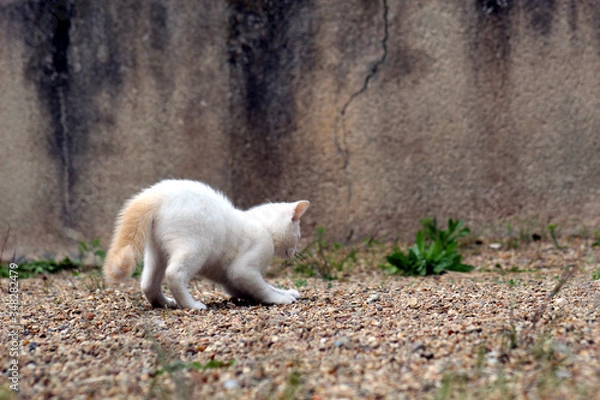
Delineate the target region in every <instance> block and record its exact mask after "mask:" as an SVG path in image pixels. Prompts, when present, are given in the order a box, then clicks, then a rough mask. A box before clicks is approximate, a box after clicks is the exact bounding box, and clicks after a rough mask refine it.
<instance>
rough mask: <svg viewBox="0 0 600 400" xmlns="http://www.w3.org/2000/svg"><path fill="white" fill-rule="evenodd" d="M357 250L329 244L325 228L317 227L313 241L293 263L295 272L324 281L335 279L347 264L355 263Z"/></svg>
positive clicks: (337, 244)
mask: <svg viewBox="0 0 600 400" xmlns="http://www.w3.org/2000/svg"><path fill="white" fill-rule="evenodd" d="M356 253H357V249H356V248H354V247H351V248H349V249H348V248H347V247H346V246H344V245H343V244H341V243H337V242H333V243H330V242H329V241H328V240H327V238H326V235H325V228H323V227H322V226H319V227H317V231H316V234H315V240H314V241H313V242H312V243H310V244H309V245H308V246H306V247H305V248H304V249H303V250H302V251H300V252H299V253H298V254H297V255H296V257H295V258H294V260H293V262H294V264H295V268H294V270H295V272H297V273H301V274H303V275H306V276H309V277H310V276H315V275H318V276H320V277H321V278H323V279H325V280H333V279H337V272H341V271H343V270H344V267H345V266H347V264H348V263H349V262H354V261H356Z"/></svg>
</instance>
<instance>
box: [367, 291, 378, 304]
mask: <svg viewBox="0 0 600 400" xmlns="http://www.w3.org/2000/svg"><path fill="white" fill-rule="evenodd" d="M377 300H379V295H378V294H377V293H373V294H372V295H370V296H369V298H368V299H367V304H371V303H373V302H375V301H377Z"/></svg>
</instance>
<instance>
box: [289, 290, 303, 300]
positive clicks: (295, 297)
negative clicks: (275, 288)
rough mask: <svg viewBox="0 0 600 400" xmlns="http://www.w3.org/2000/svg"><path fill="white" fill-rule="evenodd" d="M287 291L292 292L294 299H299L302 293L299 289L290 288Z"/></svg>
mask: <svg viewBox="0 0 600 400" xmlns="http://www.w3.org/2000/svg"><path fill="white" fill-rule="evenodd" d="M286 292H287V293H288V294H291V295H292V296H293V297H294V299H299V298H300V297H301V296H300V293H299V292H298V291H297V290H294V289H290V290H286Z"/></svg>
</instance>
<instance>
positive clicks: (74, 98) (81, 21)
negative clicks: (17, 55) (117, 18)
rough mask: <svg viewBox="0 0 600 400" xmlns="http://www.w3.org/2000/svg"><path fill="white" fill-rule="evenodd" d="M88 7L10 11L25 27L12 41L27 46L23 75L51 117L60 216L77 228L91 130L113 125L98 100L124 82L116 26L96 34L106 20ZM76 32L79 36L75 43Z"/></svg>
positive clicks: (57, 4)
mask: <svg viewBox="0 0 600 400" xmlns="http://www.w3.org/2000/svg"><path fill="white" fill-rule="evenodd" d="M88 6H89V3H87V2H83V1H80V2H75V1H69V0H54V1H42V0H40V1H29V2H24V3H21V4H18V5H16V6H15V7H13V8H12V9H10V10H8V11H7V12H8V13H9V14H10V15H11V17H12V18H13V19H14V21H15V23H16V24H19V25H20V28H21V29H20V30H19V32H18V33H15V37H14V38H12V40H18V39H20V40H22V41H23V45H24V47H25V52H24V53H25V57H26V61H25V70H24V74H25V77H26V79H27V80H28V81H29V82H31V83H32V84H33V87H34V88H35V91H36V94H37V97H38V101H39V104H40V106H41V107H42V109H43V111H44V113H45V114H46V115H47V117H48V122H49V123H48V130H47V137H48V151H49V153H50V155H51V156H52V157H53V158H54V159H55V160H56V166H57V168H56V170H57V173H58V178H57V181H58V190H59V193H60V195H61V196H62V202H61V203H62V207H61V213H60V215H61V218H62V220H63V222H64V224H65V225H67V226H74V225H76V222H77V220H78V218H77V211H78V199H77V194H76V187H77V184H78V182H79V179H80V176H81V175H82V174H84V172H85V167H86V164H87V161H86V160H87V157H88V156H89V155H90V154H91V153H90V149H89V140H88V134H89V132H90V128H91V127H92V125H93V124H97V123H107V122H108V123H110V121H111V119H112V118H111V116H108V115H101V113H100V112H99V111H98V109H97V107H96V106H95V103H94V97H95V96H96V94H98V93H99V92H100V91H101V90H102V89H103V88H104V87H105V86H106V85H109V86H110V87H111V88H112V89H111V91H110V92H111V94H112V95H114V96H116V95H117V94H118V88H119V87H120V85H121V83H122V81H123V77H122V76H121V72H120V63H119V60H118V52H117V48H116V38H115V37H114V36H113V37H112V40H106V38H107V37H111V35H112V34H113V33H114V32H111V30H110V29H109V28H114V26H113V25H112V24H110V22H109V25H110V26H106V25H104V28H106V29H104V30H101V31H100V32H98V31H96V30H97V29H98V22H102V21H98V20H97V19H98V18H100V20H102V18H103V17H104V16H105V15H104V14H102V13H100V14H98V10H90V8H89V7H88ZM99 15H100V16H99ZM86 20H87V21H86ZM75 26H76V27H77V29H75V28H74V27H75ZM100 26H102V25H101V24H100ZM74 30H75V31H77V32H78V35H77V37H75V38H74V37H73V32H74ZM107 31H108V32H111V34H106V32H107ZM99 33H100V35H99ZM19 35H20V37H18V36H19ZM107 35H108V36H107ZM99 38H100V39H99ZM79 44H81V45H82V46H79ZM99 46H104V47H105V48H106V50H104V51H103V53H104V54H105V56H103V57H101V58H102V60H98V59H97V58H96V55H97V53H98V51H97V50H98V47H99ZM75 54H77V55H76V56H75Z"/></svg>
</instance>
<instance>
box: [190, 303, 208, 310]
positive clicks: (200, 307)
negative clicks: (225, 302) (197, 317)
mask: <svg viewBox="0 0 600 400" xmlns="http://www.w3.org/2000/svg"><path fill="white" fill-rule="evenodd" d="M190 308H191V309H192V310H208V307H206V305H204V303H201V302H199V301H195V302H194V304H192V306H191V307H190Z"/></svg>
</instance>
